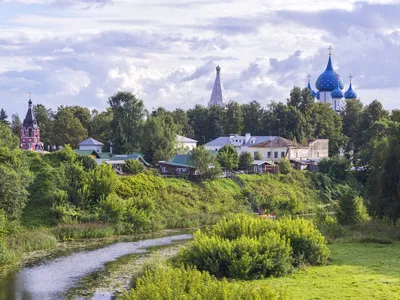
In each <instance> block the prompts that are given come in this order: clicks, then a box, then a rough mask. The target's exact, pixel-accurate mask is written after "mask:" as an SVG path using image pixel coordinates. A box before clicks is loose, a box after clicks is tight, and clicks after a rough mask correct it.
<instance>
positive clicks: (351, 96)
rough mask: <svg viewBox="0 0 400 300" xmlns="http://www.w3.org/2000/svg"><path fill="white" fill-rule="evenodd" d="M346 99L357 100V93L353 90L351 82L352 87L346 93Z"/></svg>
mask: <svg viewBox="0 0 400 300" xmlns="http://www.w3.org/2000/svg"><path fill="white" fill-rule="evenodd" d="M344 97H345V98H346V99H355V98H357V93H356V92H355V91H354V90H353V87H352V86H351V82H350V86H349V88H348V90H347V91H346V93H344Z"/></svg>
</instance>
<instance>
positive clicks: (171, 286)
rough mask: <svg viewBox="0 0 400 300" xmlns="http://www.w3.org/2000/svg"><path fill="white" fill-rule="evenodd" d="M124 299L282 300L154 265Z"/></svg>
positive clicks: (200, 274) (272, 294) (204, 275)
mask: <svg viewBox="0 0 400 300" xmlns="http://www.w3.org/2000/svg"><path fill="white" fill-rule="evenodd" d="M121 299H123V300H139V299H147V300H153V299H154V300H156V299H157V300H164V299H165V300H169V299H177V300H184V299H215V300H224V299H232V300H235V299H237V300H241V299H248V300H261V299H265V300H268V299H283V298H282V297H281V294H280V293H277V292H274V291H273V290H271V289H270V288H258V287H252V286H249V285H245V284H243V283H239V284H234V283H230V282H228V281H227V280H226V279H223V280H217V279H216V278H215V277H213V276H211V275H210V274H209V273H207V272H200V271H197V270H195V269H184V268H172V267H169V266H157V267H153V268H151V269H150V270H147V271H146V272H145V274H144V275H143V276H142V277H139V278H138V279H136V282H135V284H134V288H133V289H131V290H130V291H129V293H126V294H125V295H123V296H122V297H121Z"/></svg>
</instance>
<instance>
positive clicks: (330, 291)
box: [249, 243, 400, 300]
mask: <svg viewBox="0 0 400 300" xmlns="http://www.w3.org/2000/svg"><path fill="white" fill-rule="evenodd" d="M329 248H330V249H331V258H332V261H331V264H330V265H327V266H323V267H307V268H305V269H303V270H300V271H298V272H296V273H294V274H292V275H290V276H287V277H283V278H270V279H265V280H259V281H251V282H249V284H250V285H255V286H260V287H271V288H273V289H281V290H284V291H285V292H286V293H287V296H288V299H363V300H364V299H400V243H395V244H391V245H380V244H332V245H329Z"/></svg>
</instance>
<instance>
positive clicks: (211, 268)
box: [181, 232, 292, 279]
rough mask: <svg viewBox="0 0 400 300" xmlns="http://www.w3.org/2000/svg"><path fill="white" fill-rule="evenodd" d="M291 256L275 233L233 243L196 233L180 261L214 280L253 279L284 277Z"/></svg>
mask: <svg viewBox="0 0 400 300" xmlns="http://www.w3.org/2000/svg"><path fill="white" fill-rule="evenodd" d="M291 252H292V249H291V247H290V244H289V241H288V240H286V238H284V237H281V236H280V235H279V234H277V233H275V232H268V233H265V234H264V235H262V236H260V237H247V236H240V237H238V238H237V239H234V240H229V239H225V238H222V237H220V236H218V235H211V236H208V235H205V234H203V233H201V232H197V233H196V234H195V237H194V241H193V242H191V243H190V245H189V247H187V248H185V249H184V250H183V251H182V253H181V260H182V261H183V262H184V263H189V264H190V265H193V266H196V267H197V268H198V269H199V270H204V271H208V272H210V273H211V274H213V275H215V276H217V277H231V278H240V279H257V278H262V277H269V276H282V275H284V274H286V273H288V272H289V271H290V270H291V267H292V258H291Z"/></svg>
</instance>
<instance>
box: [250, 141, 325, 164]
mask: <svg viewBox="0 0 400 300" xmlns="http://www.w3.org/2000/svg"><path fill="white" fill-rule="evenodd" d="M249 148H251V149H252V150H251V151H250V152H259V153H260V154H261V156H262V157H263V158H264V159H271V160H279V159H281V158H287V159H292V160H299V161H301V160H308V159H315V160H320V159H322V158H325V157H329V140H328V139H316V140H311V141H309V142H308V143H307V145H301V144H299V143H294V142H293V141H291V140H288V139H284V138H282V137H275V138H274V139H272V140H268V141H265V142H261V143H257V144H255V145H251V146H250V147H249Z"/></svg>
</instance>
